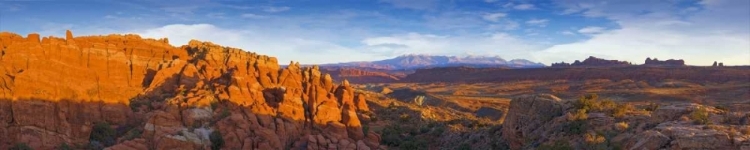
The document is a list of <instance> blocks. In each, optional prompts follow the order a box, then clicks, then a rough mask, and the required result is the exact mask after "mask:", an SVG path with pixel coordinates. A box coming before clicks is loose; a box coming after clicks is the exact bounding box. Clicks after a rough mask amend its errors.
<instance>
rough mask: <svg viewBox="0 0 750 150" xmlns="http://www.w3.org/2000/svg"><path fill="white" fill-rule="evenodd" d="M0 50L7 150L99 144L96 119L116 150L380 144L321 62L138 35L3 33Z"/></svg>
mask: <svg viewBox="0 0 750 150" xmlns="http://www.w3.org/2000/svg"><path fill="white" fill-rule="evenodd" d="M0 47H1V48H2V49H0V50H2V53H0V54H2V55H0V67H2V69H0V74H3V76H0V126H2V127H3V128H2V129H0V139H3V140H0V149H6V148H8V147H10V146H12V145H15V144H16V143H26V144H28V145H29V146H30V147H32V148H35V149H53V148H56V147H59V146H61V145H63V143H65V144H67V145H84V146H86V145H91V144H90V143H89V141H90V140H92V139H90V135H91V133H92V132H98V131H92V130H93V129H92V126H94V125H95V124H97V123H99V122H106V123H107V124H109V125H110V126H109V127H111V128H113V129H114V130H116V131H117V133H116V135H114V136H116V137H115V138H116V139H118V140H116V141H114V143H113V144H112V145H110V144H106V145H105V146H112V147H111V148H110V149H143V147H148V148H149V149H209V147H212V146H220V147H222V148H224V149H288V148H302V147H307V146H310V145H315V144H318V145H320V142H321V141H320V140H316V141H315V142H318V143H313V142H311V141H310V140H309V137H312V136H315V137H322V138H321V139H324V140H330V141H336V142H339V141H341V142H343V141H348V142H349V143H346V142H343V143H344V144H341V143H336V142H331V143H336V144H338V145H332V144H325V146H326V148H354V149H378V148H379V145H378V144H377V143H379V138H375V137H378V136H377V135H375V134H374V133H367V134H364V133H363V131H362V129H361V124H359V118H358V114H357V113H358V112H357V111H356V110H358V109H366V108H363V107H364V106H362V104H361V103H362V102H361V101H360V100H355V97H356V95H354V90H353V89H351V87H349V85H348V83H343V84H341V85H335V84H334V83H333V80H332V79H331V77H330V76H329V75H326V74H322V73H320V71H319V68H318V67H306V68H302V67H300V66H299V64H297V63H291V64H290V65H289V66H288V67H286V68H281V67H280V66H279V65H278V62H277V60H276V58H273V57H268V56H263V55H258V54H255V53H250V52H246V51H243V50H240V49H236V48H229V47H222V46H219V45H215V44H212V43H210V42H200V41H190V43H189V44H188V45H185V46H181V47H174V46H171V45H169V44H168V40H167V39H158V40H155V39H143V38H141V37H139V36H138V35H107V36H87V37H74V36H73V34H72V33H71V32H69V31H68V32H67V33H66V37H65V38H64V39H63V38H56V37H43V38H41V39H40V37H39V35H37V34H30V35H29V36H27V37H25V38H24V37H22V36H19V35H16V34H13V33H0ZM365 105H366V104H365ZM136 133H138V134H136ZM371 134H372V135H371ZM216 139H222V141H224V142H222V143H218V142H215V141H214V140H216ZM99 142H101V141H99ZM103 143H106V142H103ZM358 143H364V144H358ZM79 148H80V147H79Z"/></svg>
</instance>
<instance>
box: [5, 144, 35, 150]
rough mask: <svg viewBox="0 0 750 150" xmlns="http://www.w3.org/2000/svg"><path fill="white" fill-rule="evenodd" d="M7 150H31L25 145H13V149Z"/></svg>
mask: <svg viewBox="0 0 750 150" xmlns="http://www.w3.org/2000/svg"><path fill="white" fill-rule="evenodd" d="M8 150H32V149H31V147H29V145H26V143H16V145H13V147H10V148H8Z"/></svg>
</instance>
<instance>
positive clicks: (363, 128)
mask: <svg viewBox="0 0 750 150" xmlns="http://www.w3.org/2000/svg"><path fill="white" fill-rule="evenodd" d="M369 132H370V126H369V125H364V126H362V133H364V134H365V135H367V133H369Z"/></svg>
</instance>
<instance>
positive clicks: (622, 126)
mask: <svg viewBox="0 0 750 150" xmlns="http://www.w3.org/2000/svg"><path fill="white" fill-rule="evenodd" d="M628 128H629V125H628V123H627V122H618V123H616V124H615V129H617V130H618V131H625V130H628Z"/></svg>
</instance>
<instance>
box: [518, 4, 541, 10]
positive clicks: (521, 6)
mask: <svg viewBox="0 0 750 150" xmlns="http://www.w3.org/2000/svg"><path fill="white" fill-rule="evenodd" d="M513 9H516V10H532V9H536V7H534V5H533V4H519V5H516V6H513Z"/></svg>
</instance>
